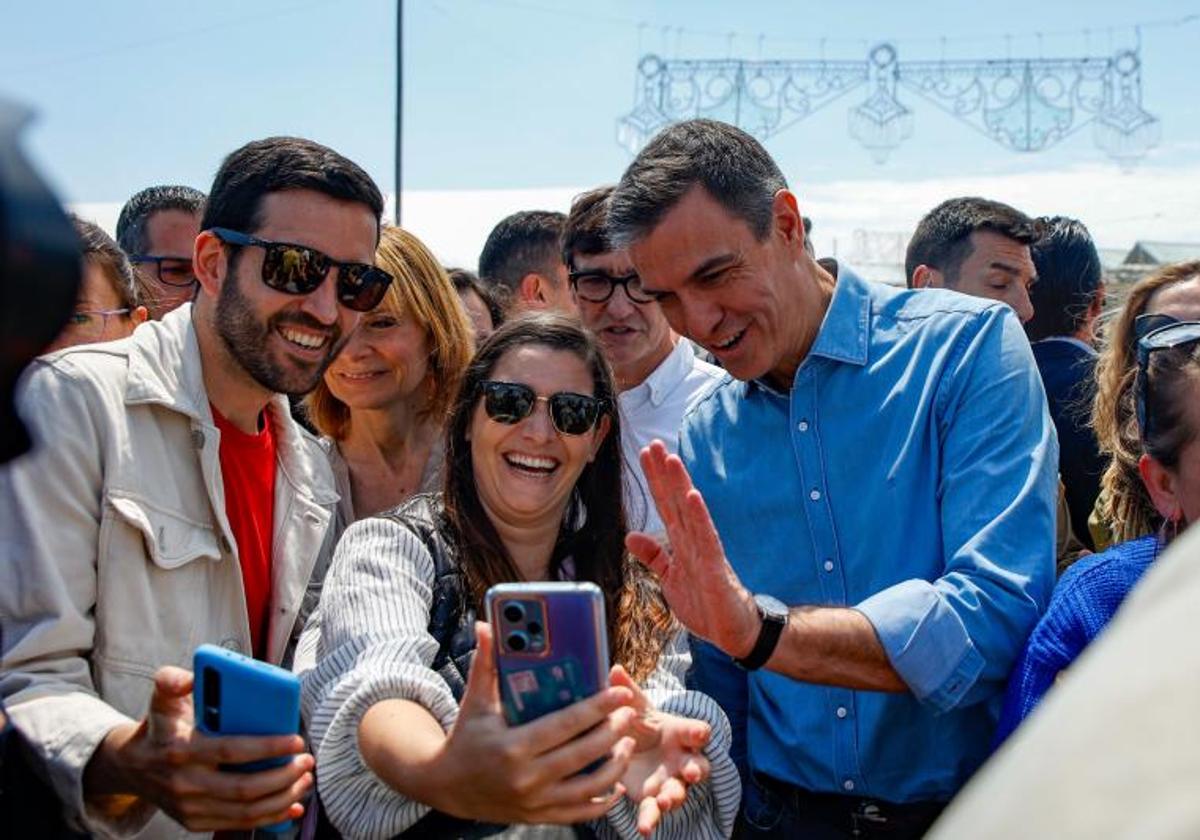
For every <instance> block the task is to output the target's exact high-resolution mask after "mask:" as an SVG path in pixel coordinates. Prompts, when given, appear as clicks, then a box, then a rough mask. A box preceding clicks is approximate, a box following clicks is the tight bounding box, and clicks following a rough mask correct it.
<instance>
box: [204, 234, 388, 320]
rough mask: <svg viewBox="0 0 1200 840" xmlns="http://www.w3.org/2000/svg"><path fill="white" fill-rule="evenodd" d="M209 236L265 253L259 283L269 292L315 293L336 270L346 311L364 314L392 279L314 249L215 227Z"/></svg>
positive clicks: (339, 294) (376, 269)
mask: <svg viewBox="0 0 1200 840" xmlns="http://www.w3.org/2000/svg"><path fill="white" fill-rule="evenodd" d="M212 233H213V235H214V236H216V237H217V238H218V239H220V240H221V241H222V242H224V243H226V244H228V245H239V246H253V247H256V248H262V249H263V250H265V251H266V252H267V253H266V257H265V258H264V259H263V266H262V281H263V283H265V284H266V285H267V286H268V287H269V288H272V289H274V290H275V291H277V292H283V293H284V294H288V295H307V294H311V293H312V292H314V291H316V290H317V288H318V287H319V286H320V285H321V284H322V283H324V282H325V278H326V277H328V276H329V270H330V269H331V268H336V269H337V270H338V273H337V297H338V302H339V303H341V305H342V306H344V307H346V308H347V309H353V310H354V311H356V312H366V311H368V310H371V309H374V308H375V307H376V306H378V305H379V302H380V301H381V300H383V295H384V293H385V292H387V287H388V285H389V284H390V283H391V282H392V275H390V274H388V273H387V272H386V271H384V270H383V269H382V268H376V267H375V266H373V265H367V264H366V263H357V262H338V261H337V260H335V259H333V258H332V257H329V256H326V255H325V254H322V253H321V252H320V251H318V250H317V249H316V248H308V247H306V246H304V245H293V244H291V243H289V242H271V241H269V240H266V239H259V238H258V237H257V236H250V235H249V234H246V233H238V232H237V231H236V230H230V229H229V228H222V227H215V228H212Z"/></svg>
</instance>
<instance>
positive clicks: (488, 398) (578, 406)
mask: <svg viewBox="0 0 1200 840" xmlns="http://www.w3.org/2000/svg"><path fill="white" fill-rule="evenodd" d="M479 388H480V390H481V391H482V392H483V410H484V412H485V413H486V414H487V416H488V417H490V418H491V419H492V420H495V421H496V422H497V423H504V424H505V425H507V426H512V425H515V424H517V423H520V422H521V421H522V420H524V419H525V418H526V417H528V416H529V415H530V414H532V413H533V408H534V406H536V405H537V404H538V403H539V402H542V401H545V402H546V403H547V404H548V405H549V406H550V420H551V421H552V422H553V423H554V428H556V429H558V431H560V432H562V433H563V434H564V435H584V434H587V433H588V432H590V431H591V430H592V428H593V427H594V426H595V425H596V421H598V420H599V419H600V415H601V414H602V413H603V412H604V410H605V408H606V406H607V402H606V401H605V400H602V399H599V398H597V397H589V396H587V395H586V394H573V393H571V392H570V391H559V392H558V393H557V394H551V395H550V396H548V397H539V396H538V395H537V394H535V393H534V391H533V389H532V388H530V387H529V386H528V385H522V384H520V383H519V382H496V381H494V380H487V381H484V382H481V383H480V385H479Z"/></svg>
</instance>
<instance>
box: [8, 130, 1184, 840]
mask: <svg viewBox="0 0 1200 840" xmlns="http://www.w3.org/2000/svg"><path fill="white" fill-rule="evenodd" d="M614 174H615V173H614ZM1048 209H1053V208H1048ZM382 212H383V198H382V195H381V194H380V192H379V189H378V188H377V186H376V185H375V183H374V182H373V181H372V179H371V178H370V176H368V175H367V173H366V172H365V171H363V169H362V168H361V167H359V166H358V165H357V164H355V163H354V162H352V161H350V160H348V159H346V158H345V157H343V156H341V155H340V154H338V153H337V152H335V151H333V150H332V149H329V148H326V147H324V146H321V145H319V144H317V143H314V142H311V141H307V140H303V139H298V138H288V137H274V138H268V139H265V140H259V141H255V142H251V143H248V144H246V145H245V146H243V147H242V148H240V149H238V150H236V151H234V152H233V153H231V154H230V155H229V156H228V157H227V158H226V159H225V160H224V162H223V163H222V165H221V167H220V169H219V171H218V172H217V175H216V178H215V180H214V182H213V184H212V186H211V188H210V189H209V191H208V193H207V195H206V194H204V193H201V192H199V191H197V190H195V189H192V188H189V187H182V186H155V187H151V188H149V189H146V190H143V191H141V192H139V193H138V194H137V195H135V196H133V197H132V198H131V199H130V200H129V202H128V203H127V204H126V205H125V207H124V209H123V210H122V212H121V214H120V219H119V221H118V224H117V230H116V234H117V236H116V240H114V239H112V238H111V237H109V236H108V235H107V234H106V233H105V232H104V231H103V230H101V229H100V228H99V227H98V226H96V225H95V224H93V223H91V222H88V221H85V220H82V219H73V221H74V224H75V227H76V230H77V233H78V237H79V242H80V251H81V254H82V260H83V269H82V275H81V276H82V281H81V284H80V286H79V293H78V300H77V303H76V306H75V309H74V312H73V314H72V315H71V317H70V319H69V321H68V324H67V326H66V328H65V329H63V331H62V333H61V335H60V336H59V337H58V338H57V339H56V340H55V341H54V342H53V344H52V345H51V346H50V347H47V348H45V353H44V354H43V355H41V356H39V357H38V358H37V359H36V360H35V361H34V362H33V363H32V364H31V365H30V367H29V369H28V370H27V371H26V373H25V375H24V378H23V380H22V382H21V384H20V387H19V393H18V405H19V409H20V411H21V414H22V416H23V417H24V418H25V420H26V421H27V422H28V424H29V425H30V427H31V428H32V430H33V437H34V441H35V448H34V449H33V451H31V452H30V453H28V454H25V455H23V456H21V457H19V458H17V459H15V460H14V461H12V462H10V463H9V464H7V465H4V466H2V467H0V507H2V509H3V510H4V511H5V516H4V519H3V521H2V522H0V531H2V533H0V630H2V636H0V645H2V659H0V701H2V702H3V714H4V715H5V718H6V721H7V725H8V731H10V732H11V733H12V735H11V737H12V738H14V739H17V740H19V742H20V743H21V745H22V746H21V750H20V751H18V753H17V754H19V755H20V756H21V760H22V762H23V764H22V766H23V767H24V768H26V772H27V775H28V782H29V785H30V788H31V791H30V792H28V793H26V794H20V793H17V792H15V791H14V790H12V789H3V790H0V810H3V811H7V812H9V813H10V814H13V813H17V812H18V811H25V812H26V813H25V816H24V817H23V819H31V818H32V817H31V815H30V814H28V810H29V809H30V808H31V807H33V806H31V804H30V803H33V802H38V803H50V804H49V805H46V804H41V805H38V806H37V807H38V808H40V809H43V810H48V812H49V813H46V814H39V815H36V818H38V819H42V818H44V820H45V823H44V825H45V826H51V825H53V826H54V828H53V829H52V830H53V832H55V833H57V835H58V836H77V835H80V834H82V835H89V834H90V835H95V836H138V837H153V838H158V837H180V836H188V835H190V834H192V833H196V834H206V833H210V832H218V833H219V834H220V836H222V837H224V836H229V835H228V834H227V832H231V831H239V830H249V829H252V828H255V827H263V826H271V825H273V824H278V823H281V822H288V821H292V822H293V824H294V829H293V830H294V831H296V832H299V833H300V834H301V836H304V837H339V836H344V837H348V838H390V837H407V838H424V837H430V838H432V837H454V838H459V837H461V838H475V837H493V836H495V837H501V836H503V837H537V838H551V837H599V838H602V837H620V838H633V837H638V836H654V837H660V838H693V837H700V838H703V837H712V838H723V837H730V836H734V837H740V838H754V837H804V838H838V837H868V838H870V837H886V838H907V837H920V836H923V835H924V834H925V832H927V831H928V830H929V829H930V828H931V826H933V825H934V824H935V823H936V822H938V821H939V818H941V817H942V814H943V811H945V809H946V808H947V806H948V804H949V803H950V802H951V800H953V799H955V798H956V797H959V801H960V802H965V804H963V805H959V804H958V803H957V802H956V804H955V806H954V807H953V808H952V813H950V814H947V815H946V817H947V819H943V820H942V821H941V823H940V824H939V827H938V829H936V830H937V831H940V832H942V833H943V834H944V836H969V835H970V833H971V831H972V830H973V826H972V823H971V822H970V821H969V820H971V819H972V816H971V815H972V813H973V812H972V807H975V806H974V805H973V803H975V802H978V801H980V800H981V799H986V797H987V793H986V790H985V791H984V792H983V793H982V794H980V795H978V796H974V798H972V796H971V795H970V792H969V793H968V794H967V795H964V796H962V797H960V796H959V795H960V792H961V791H962V790H963V788H964V786H967V784H968V782H969V781H970V780H971V779H972V777H973V776H975V775H976V773H977V771H978V770H979V769H980V768H981V767H982V766H984V765H985V763H988V762H989V758H990V757H991V756H992V755H993V753H996V754H997V759H996V761H992V762H991V764H992V765H995V764H997V763H1003V761H1004V760H1005V759H1006V757H1007V756H1009V755H1016V756H1018V757H1019V756H1020V755H1022V753H1021V750H1020V747H1019V745H1020V742H1021V741H1022V738H1023V736H1024V732H1025V731H1026V730H1030V731H1031V732H1032V730H1033V729H1034V728H1036V727H1031V726H1029V725H1027V724H1026V723H1025V719H1026V718H1027V717H1029V716H1030V715H1031V714H1033V713H1035V712H1036V711H1037V710H1038V709H1039V707H1040V706H1041V705H1042V703H1043V699H1045V700H1046V703H1047V705H1053V704H1054V703H1053V701H1054V700H1055V699H1056V695H1058V694H1060V693H1065V692H1063V691H1062V689H1061V688H1060V684H1063V685H1065V684H1069V683H1070V682H1071V681H1072V678H1073V676H1074V670H1075V666H1074V661H1075V659H1076V658H1077V657H1079V656H1080V655H1081V654H1082V653H1083V652H1084V651H1085V649H1088V648H1089V647H1092V646H1093V645H1092V643H1093V641H1094V640H1095V639H1096V637H1097V636H1099V635H1100V634H1101V633H1102V632H1103V631H1105V628H1106V627H1107V626H1108V625H1109V624H1110V622H1112V621H1113V618H1114V616H1115V615H1117V613H1118V611H1119V610H1120V608H1121V607H1122V604H1123V603H1124V602H1125V600H1126V597H1127V596H1128V595H1129V594H1130V593H1131V591H1133V590H1134V589H1135V587H1137V586H1138V584H1139V581H1140V579H1141V578H1142V576H1143V575H1144V574H1146V573H1147V572H1148V570H1149V569H1150V568H1151V567H1152V565H1154V564H1156V563H1158V558H1159V557H1160V555H1161V554H1163V552H1164V551H1165V550H1166V549H1167V548H1168V547H1169V546H1170V545H1171V544H1172V543H1173V542H1174V541H1175V540H1176V539H1177V538H1178V537H1179V535H1181V534H1182V533H1183V532H1184V531H1185V530H1186V529H1187V528H1188V526H1189V524H1190V523H1191V522H1192V521H1194V520H1195V519H1196V518H1197V517H1200V440H1198V437H1200V413H1198V410H1197V406H1198V405H1200V262H1191V263H1184V264H1180V265H1174V266H1169V267H1166V268H1164V269H1163V270H1161V271H1159V272H1157V273H1156V274H1154V275H1152V276H1150V277H1147V278H1146V279H1144V280H1142V281H1140V282H1138V283H1136V284H1134V285H1133V286H1132V288H1130V289H1129V291H1128V294H1127V295H1125V296H1124V300H1123V301H1121V302H1118V303H1114V302H1112V301H1106V298H1105V285H1104V282H1103V277H1102V270H1101V264H1100V260H1099V256H1098V252H1097V250H1096V246H1095V244H1094V243H1093V242H1092V240H1091V238H1090V236H1089V234H1088V231H1087V228H1086V227H1085V226H1084V224H1083V222H1081V221H1080V220H1077V219H1073V218H1067V217H1063V216H1041V217H1038V216H1032V215H1027V214H1026V213H1024V212H1022V211H1020V210H1018V209H1016V208H1013V207H1010V206H1008V205H1006V204H1003V203H1001V202H998V201H993V200H989V199H986V198H979V197H959V198H951V199H949V200H947V201H944V202H943V203H941V204H939V205H938V206H937V207H934V208H933V209H931V210H930V211H929V213H928V214H927V215H926V216H925V217H924V218H923V219H922V220H921V221H920V224H919V225H918V226H917V229H916V232H915V233H914V235H913V237H912V240H911V242H910V244H909V247H908V251H907V255H906V261H905V272H906V276H907V280H908V284H907V288H897V287H891V286H885V285H881V284H877V283H873V282H871V278H869V277H865V278H864V277H860V276H858V275H857V274H856V273H855V272H854V270H853V269H852V268H850V267H849V266H846V265H843V264H839V263H838V262H837V261H836V260H833V259H829V258H818V257H817V256H816V254H815V253H814V249H813V246H812V242H811V237H810V231H811V222H810V220H809V219H807V218H806V217H804V216H803V215H802V213H801V207H800V204H799V199H798V197H797V193H795V192H793V191H792V190H791V189H790V188H789V186H788V183H787V181H786V179H785V178H784V175H783V174H782V172H781V171H780V170H779V168H778V166H777V165H776V164H775V162H774V161H773V160H772V158H771V157H770V155H769V154H768V153H767V152H766V150H765V149H764V148H763V147H762V146H761V145H760V144H759V143H758V142H757V141H756V140H754V139H753V138H752V137H750V136H749V135H748V134H746V133H744V132H742V131H741V130H739V129H737V128H735V127H733V126H730V125H727V124H724V123H720V122H715V121H710V120H691V121H687V122H682V123H678V124H676V125H673V126H670V127H668V128H666V129H664V130H663V131H662V132H661V133H660V134H659V135H658V136H656V137H655V138H653V139H652V140H651V141H650V142H649V143H648V144H647V145H646V146H645V148H643V149H642V151H641V152H640V153H639V154H638V155H637V156H636V158H635V159H634V160H633V162H632V163H631V164H630V165H629V167H628V168H627V169H626V170H625V172H624V173H623V174H621V176H620V178H619V180H618V181H617V182H616V183H615V184H611V185H606V186H601V187H597V188H595V189H592V190H589V191H588V192H585V193H583V194H582V195H580V196H578V197H577V198H576V199H575V201H574V202H573V203H572V206H571V208H570V211H569V213H567V214H562V213H554V212H549V211H542V210H530V211H523V212H519V213H516V214H514V215H512V216H510V217H508V218H506V219H503V220H502V221H500V222H499V223H498V224H497V225H496V227H495V229H494V230H493V231H492V233H491V235H490V236H489V237H488V239H487V242H486V243H485V245H484V246H483V249H482V252H481V254H480V257H479V263H478V272H477V273H476V272H472V271H470V270H467V269H463V268H456V267H453V266H443V265H442V264H440V263H439V261H438V259H437V258H436V257H435V255H434V254H433V253H432V252H431V251H430V249H429V248H428V247H427V246H426V245H425V244H424V243H422V242H421V241H420V239H419V238H418V237H417V236H416V235H415V234H414V233H413V232H411V231H409V230H406V229H402V228H399V227H391V226H388V225H386V224H382V222H381V215H382ZM0 341H3V337H0ZM521 581H525V582H531V581H577V582H590V583H593V584H595V585H597V586H598V587H599V589H600V590H601V592H602V593H603V601H604V606H605V615H606V626H605V628H604V632H605V634H606V637H607V642H608V647H609V650H610V651H611V654H612V664H611V670H610V672H609V678H608V685H607V687H605V688H604V689H603V690H601V691H600V692H599V693H597V694H594V695H592V696H590V697H588V698H585V699H582V700H579V701H578V702H576V703H574V704H572V705H569V706H567V707H565V708H563V709H561V710H559V711H555V712H551V713H549V714H547V715H545V716H543V717H540V718H538V719H537V720H534V721H533V722H530V723H526V724H522V725H519V726H518V725H510V724H509V723H507V722H506V720H505V717H504V714H503V711H502V708H501V702H500V697H499V688H498V676H497V665H496V658H495V653H496V647H497V640H496V639H495V638H494V636H493V630H492V628H491V626H490V625H489V624H488V623H486V622H483V621H479V620H477V619H478V618H479V617H481V616H482V615H483V614H484V613H483V604H484V598H485V594H486V592H487V591H488V589H489V588H490V587H492V586H494V585H496V584H501V583H508V582H521ZM1134 600H1136V598H1135V599H1134ZM1118 623H1120V622H1119V620H1118ZM204 643H212V644H217V645H221V646H223V647H225V648H227V649H230V650H234V651H238V652H241V653H243V654H246V655H249V656H252V657H254V658H256V659H258V660H262V661H264V662H269V663H273V664H276V665H280V666H283V667H285V668H288V669H291V670H292V671H293V672H294V673H296V674H297V675H299V676H300V678H301V680H302V683H301V685H302V703H301V708H302V722H303V726H302V731H301V734H299V735H284V736H265V735H264V736H255V735H246V736H216V735H206V734H202V733H201V732H200V731H199V730H198V728H197V726H196V722H195V716H194V710H193V708H192V703H191V699H190V698H191V692H192V688H193V675H192V674H191V672H190V670H189V667H190V663H191V660H192V654H193V651H194V650H195V649H196V647H197V646H199V645H201V644H204ZM1064 714H1066V715H1068V716H1069V714H1070V709H1069V708H1068V710H1067V711H1066V712H1065V713H1064ZM1038 717H1039V715H1036V714H1034V719H1035V720H1032V721H1031V722H1030V723H1031V724H1033V723H1035V722H1036V719H1037V718H1038ZM1113 725H1121V724H1120V723H1119V722H1118V723H1114V724H1113ZM1031 737H1033V736H1032V735H1031ZM7 754H8V753H6V755H7ZM281 758H282V759H283V761H282V762H281V763H280V762H276V763H272V764H270V766H268V767H267V768H266V769H260V770H257V771H255V772H236V771H235V770H233V769H229V765H232V764H241V763H246V762H264V761H268V762H269V760H272V759H276V760H277V759H281ZM1015 761H1017V759H1013V760H1012V761H1010V763H1014V762H1015ZM989 772H990V767H989ZM989 772H984V773H982V774H979V776H980V778H979V780H977V781H976V783H974V784H973V785H972V786H971V790H972V791H974V790H975V789H976V788H977V787H979V786H980V784H981V783H983V784H986V782H987V781H988V779H989ZM1025 772H1026V774H1028V770H1027V769H1026V771H1025ZM991 775H993V776H995V777H997V778H1000V779H1001V780H1003V779H1004V778H1005V776H1004V773H1003V768H1002V769H1001V770H1000V771H996V772H995V773H992V774H991ZM5 778H8V775H7V774H6V776H5ZM1043 781H1044V784H1046V785H1050V786H1053V785H1055V784H1059V783H1062V782H1063V780H1062V779H1053V778H1046V779H1044V780H1043ZM34 787H40V788H41V789H42V791H43V795H42V798H34V793H33V792H32V788H34ZM981 808H982V806H980V807H975V811H976V812H978V811H980V810H981ZM6 816H8V815H7V814H6ZM990 818H991V819H992V820H993V821H994V822H995V823H996V826H994V828H995V830H996V833H997V834H998V835H1001V836H1007V835H1012V834H1017V833H1020V832H1022V830H1023V826H1022V823H1021V821H1020V814H1019V813H1015V812H1014V813H1008V814H1006V813H1005V812H1003V811H1000V812H997V811H995V809H994V808H993V810H992V811H991V817H990ZM1006 819H1007V820H1008V822H1007V823H1005V820H1006ZM46 830H47V831H51V829H50V828H47V829H46ZM963 832H966V833H965V834H964V833H963Z"/></svg>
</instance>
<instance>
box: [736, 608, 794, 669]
mask: <svg viewBox="0 0 1200 840" xmlns="http://www.w3.org/2000/svg"><path fill="white" fill-rule="evenodd" d="M754 605H755V606H756V607H758V615H759V618H761V619H762V629H761V630H759V631H758V640H757V641H755V643H754V647H753V648H752V649H751V650H750V652H749V653H748V654H746V655H745V656H744V657H742V658H741V659H735V660H733V661H734V662H735V663H736V664H737V666H738V667H739V668H741V669H743V670H745V671H757V670H758V669H759V668H761V667H762V666H764V665H766V664H767V660H768V659H770V658H771V654H773V653H774V652H775V646H776V645H777V644H779V637H780V636H781V635H783V628H784V627H785V626H787V619H788V608H787V604H785V603H783V602H782V601H780V600H779V599H778V598H772V597H771V596H770V595H755V596H754Z"/></svg>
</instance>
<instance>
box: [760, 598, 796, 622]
mask: <svg viewBox="0 0 1200 840" xmlns="http://www.w3.org/2000/svg"><path fill="white" fill-rule="evenodd" d="M754 603H756V604H758V606H759V608H760V609H762V611H763V612H764V613H766V614H767V615H771V616H779V617H780V618H783V619H785V620H786V619H787V614H788V608H787V604H785V603H783V601H780V600H779V599H778V598H776V597H774V596H772V595H763V594H758V595H755V596H754Z"/></svg>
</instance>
